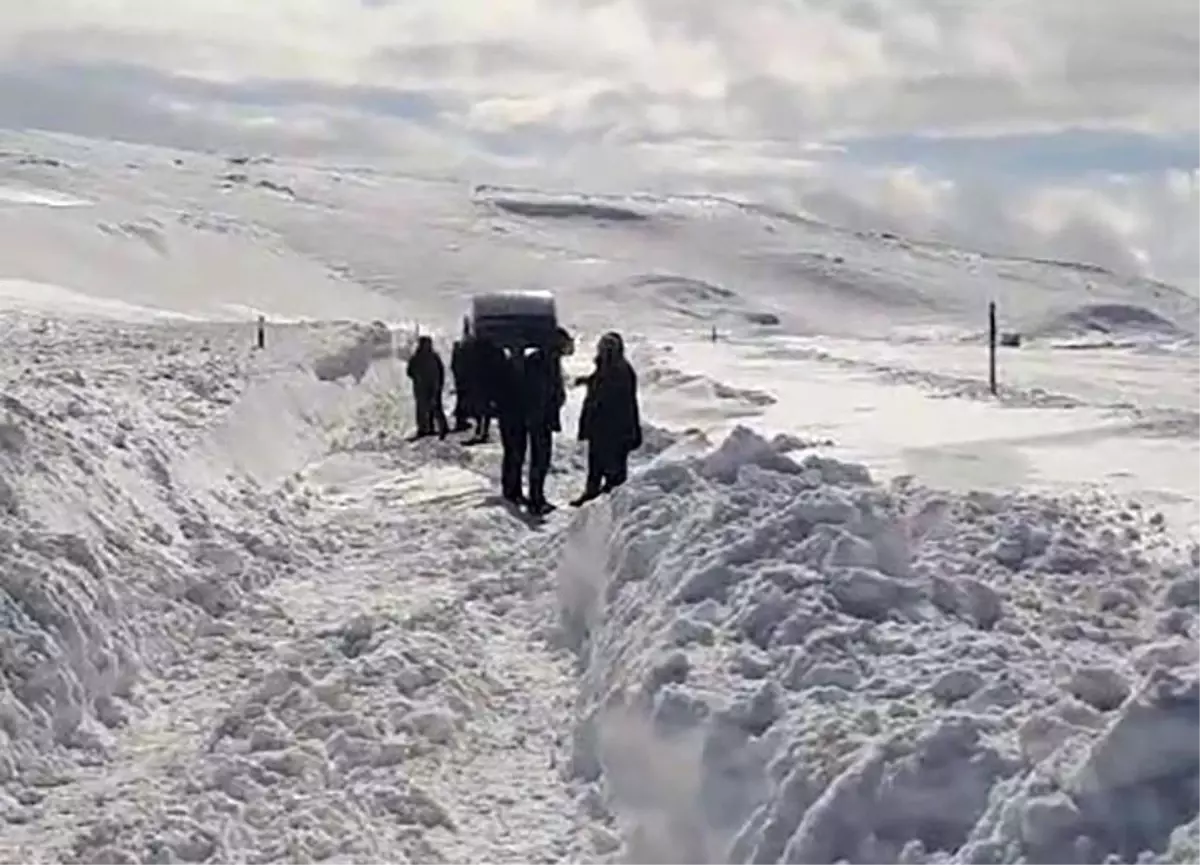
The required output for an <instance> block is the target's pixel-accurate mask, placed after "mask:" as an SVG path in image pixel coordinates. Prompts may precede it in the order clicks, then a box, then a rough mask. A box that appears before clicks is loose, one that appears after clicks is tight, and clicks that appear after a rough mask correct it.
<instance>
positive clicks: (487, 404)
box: [466, 334, 511, 445]
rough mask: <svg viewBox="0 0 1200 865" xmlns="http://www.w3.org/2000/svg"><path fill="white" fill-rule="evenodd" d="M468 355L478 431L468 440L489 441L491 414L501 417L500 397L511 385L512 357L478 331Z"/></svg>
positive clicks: (468, 373) (476, 443)
mask: <svg viewBox="0 0 1200 865" xmlns="http://www.w3.org/2000/svg"><path fill="white" fill-rule="evenodd" d="M468 358H469V359H470V363H469V364H468V366H467V377H468V379H469V380H470V382H471V385H470V388H471V389H472V390H473V391H474V399H473V405H472V406H471V407H472V409H473V415H472V419H473V420H474V421H475V435H473V436H472V437H471V438H470V439H468V440H467V442H466V443H467V444H469V445H478V444H487V443H488V441H490V440H491V424H492V418H494V417H499V415H500V407H499V402H500V399H501V398H503V397H505V396H506V394H507V388H509V387H510V386H511V384H510V382H509V381H508V375H507V371H508V364H509V357H508V355H507V354H505V351H504V349H503V348H501V347H500V346H499V345H497V344H496V343H495V342H494V341H493V340H491V339H489V338H488V337H485V336H482V335H479V334H476V335H475V336H474V337H473V344H472V350H471V353H470V354H469V355H468ZM498 395H499V396H498Z"/></svg>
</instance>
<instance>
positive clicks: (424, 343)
mask: <svg viewBox="0 0 1200 865" xmlns="http://www.w3.org/2000/svg"><path fill="white" fill-rule="evenodd" d="M417 351H433V337H431V336H418V337H417Z"/></svg>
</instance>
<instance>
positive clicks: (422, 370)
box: [406, 336, 449, 439]
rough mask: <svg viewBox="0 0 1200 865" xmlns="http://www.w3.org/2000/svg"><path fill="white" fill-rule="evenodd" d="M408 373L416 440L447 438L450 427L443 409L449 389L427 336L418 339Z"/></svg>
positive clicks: (438, 358) (443, 370)
mask: <svg viewBox="0 0 1200 865" xmlns="http://www.w3.org/2000/svg"><path fill="white" fill-rule="evenodd" d="M406 371H407V373H408V377H409V379H410V380H411V381H412V388H413V402H415V403H416V414H417V432H416V435H415V436H413V438H414V439H417V438H424V437H426V436H431V435H434V434H435V433H436V434H437V435H438V437H440V438H445V437H446V433H447V432H448V428H449V424H448V423H447V421H446V410H445V409H444V408H443V407H442V392H443V390H444V389H445V385H446V367H445V364H443V363H442V358H441V357H440V356H439V355H438V353H437V350H436V349H435V348H434V347H433V340H432V339H431V338H430V337H428V336H422V337H418V339H417V348H416V351H414V352H413V355H412V357H410V358H409V359H408V367H407V370H406Z"/></svg>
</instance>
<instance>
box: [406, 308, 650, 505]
mask: <svg viewBox="0 0 1200 865" xmlns="http://www.w3.org/2000/svg"><path fill="white" fill-rule="evenodd" d="M573 350H574V343H573V340H572V338H571V336H570V334H569V333H567V331H566V330H564V329H563V328H561V327H560V328H558V330H557V332H556V337H555V338H554V339H553V340H550V341H549V344H546V345H532V346H527V347H524V348H521V349H513V348H506V347H503V346H500V345H498V344H496V343H495V342H493V341H492V340H489V339H487V338H485V337H483V336H479V335H475V334H473V333H472V332H471V322H470V320H469V319H466V320H464V322H463V334H462V337H461V338H460V339H459V340H458V341H456V342H455V343H454V348H453V352H452V354H451V359H450V372H451V375H452V377H453V381H454V395H455V406H454V412H453V416H454V427H453V431H455V432H471V433H473V435H472V436H471V438H470V439H469V440H468V441H467V442H466V443H467V444H482V443H486V442H488V441H489V440H490V425H491V422H492V420H493V419H494V420H495V421H496V423H497V425H498V426H499V429H500V445H501V447H502V449H503V458H502V460H501V470H500V485H501V493H502V495H503V497H504V499H505V500H506V501H508V502H510V503H511V504H513V505H517V506H522V507H525V508H527V509H528V511H529V513H530V514H532V515H534V516H544V515H545V514H547V513H549V512H550V511H552V510H554V505H552V504H551V503H550V502H549V501H547V499H546V478H547V476H548V475H549V473H550V463H551V459H552V455H553V443H554V434H555V433H558V432H561V431H562V408H563V406H564V405H565V403H566V399H567V389H566V386H565V384H564V379H563V371H562V359H563V357H565V356H568V355H570V354H571V353H572V352H573ZM408 377H409V378H410V379H411V380H412V387H413V397H414V401H415V403H416V421H417V430H416V434H415V435H414V438H423V437H427V436H433V435H436V436H438V437H440V438H445V437H446V436H447V435H448V434H449V433H450V432H451V427H450V423H449V420H448V419H447V417H446V412H445V409H444V408H443V405H442V399H443V393H444V389H445V378H446V370H445V365H444V364H443V362H442V359H441V357H440V356H439V355H438V353H437V350H436V349H435V348H434V345H433V340H432V339H431V338H430V337H428V336H421V337H419V338H418V339H417V346H416V350H415V352H414V353H413V355H412V357H411V358H410V359H409V361H408ZM574 384H575V386H577V387H584V388H586V391H585V396H584V399H583V406H582V408H581V410H580V415H579V429H578V438H579V440H580V441H583V442H586V443H587V480H586V482H585V483H584V488H583V492H582V493H581V494H580V495H579V496H578V497H577V498H575V499H574V500H572V502H571V504H572V505H573V506H575V507H579V506H580V505H583V504H584V503H586V502H588V501H591V500H592V499H594V498H596V497H598V496H600V495H603V494H604V493H607V492H609V491H610V490H612V489H615V488H616V487H618V486H620V485H621V484H623V483H624V482H625V480H626V477H627V474H628V465H629V455H630V454H631V453H632V452H633V451H635V450H637V449H638V448H639V447H641V446H642V426H641V413H640V409H639V407H638V395H637V375H636V373H635V372H634V370H633V367H632V366H631V365H630V364H629V361H628V360H626V358H625V344H624V341H623V340H622V339H621V336H620V334H618V333H616V332H613V331H610V332H608V333H606V334H604V335H603V336H602V337H600V340H599V342H598V343H597V345H596V356H595V368H594V369H593V370H592V372H591V373H589V374H588V375H585V376H580V377H579V378H577V379H575V380H574ZM527 458H528V462H529V474H528V488H527V491H526V489H524V488H523V486H524V485H523V483H522V480H523V478H522V475H523V474H524V472H525V462H526V459H527Z"/></svg>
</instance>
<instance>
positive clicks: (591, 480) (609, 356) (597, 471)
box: [571, 331, 642, 507]
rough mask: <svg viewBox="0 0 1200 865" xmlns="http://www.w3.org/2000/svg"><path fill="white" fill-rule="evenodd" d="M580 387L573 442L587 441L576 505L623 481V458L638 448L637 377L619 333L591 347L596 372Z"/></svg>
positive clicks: (626, 462)
mask: <svg viewBox="0 0 1200 865" xmlns="http://www.w3.org/2000/svg"><path fill="white" fill-rule="evenodd" d="M580 383H582V384H584V385H585V386H586V387H587V392H586V394H585V396H584V399H583V409H582V410H581V411H580V414H579V440H580V441H583V442H587V480H586V482H585V483H584V489H583V493H582V495H580V496H579V498H577V499H575V500H574V501H572V502H571V504H572V505H574V506H575V507H579V506H580V505H582V504H584V503H585V502H589V501H591V500H592V499H594V498H596V497H598V496H600V495H603V494H604V493H607V492H610V491H612V490H614V489H616V488H617V487H619V486H621V484H623V483H625V481H626V479H627V478H628V476H629V455H630V454H631V453H633V451H635V450H637V449H638V448H640V447H641V446H642V422H641V410H640V408H639V406H638V394H637V374H636V373H635V372H634V370H633V367H632V366H631V365H630V363H629V361H627V360H626V359H625V343H624V341H623V340H622V339H621V335H620V334H618V333H615V332H612V331H610V332H609V333H606V334H604V336H602V337H601V338H600V341H599V343H598V344H597V346H596V368H595V370H593V372H592V374H591V375H589V376H585V377H584V378H583V379H582V380H581V381H580Z"/></svg>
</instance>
